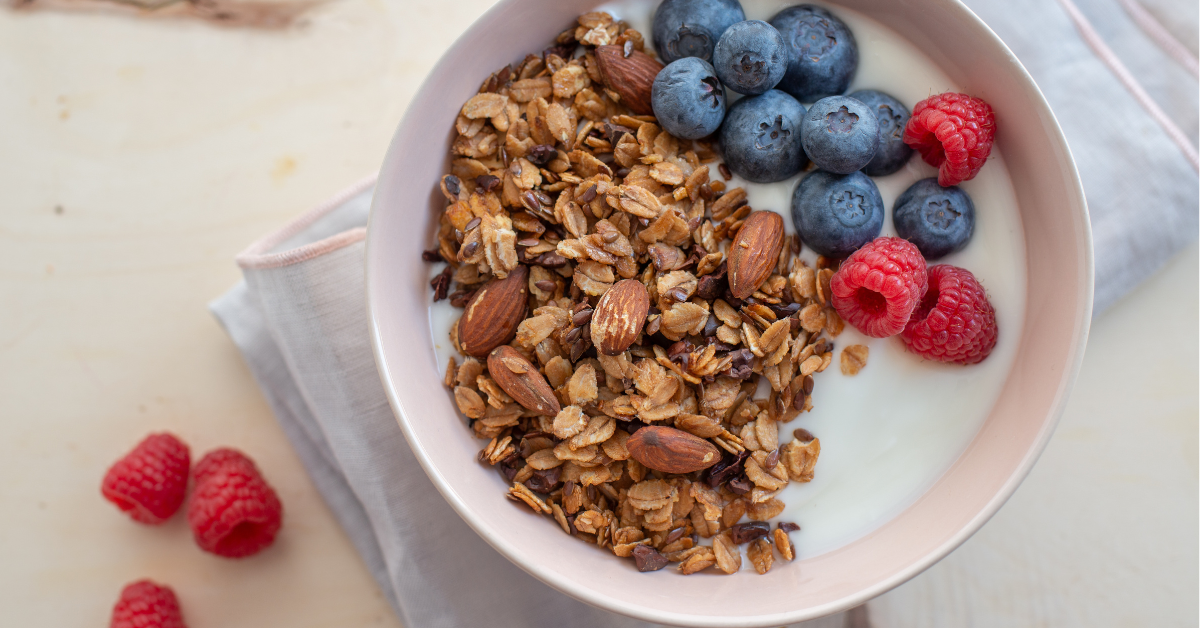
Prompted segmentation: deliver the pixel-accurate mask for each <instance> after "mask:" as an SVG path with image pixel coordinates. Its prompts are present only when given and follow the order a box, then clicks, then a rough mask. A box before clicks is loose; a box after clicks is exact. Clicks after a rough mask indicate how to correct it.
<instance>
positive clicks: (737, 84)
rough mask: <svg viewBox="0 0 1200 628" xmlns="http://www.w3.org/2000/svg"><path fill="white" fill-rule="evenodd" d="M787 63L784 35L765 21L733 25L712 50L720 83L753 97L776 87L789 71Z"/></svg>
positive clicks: (749, 21) (748, 21) (747, 21)
mask: <svg viewBox="0 0 1200 628" xmlns="http://www.w3.org/2000/svg"><path fill="white" fill-rule="evenodd" d="M787 61H788V56H787V46H785V45H784V43H783V35H780V34H779V31H777V30H775V27H774V26H771V25H770V24H767V23H766V22H763V21H762V20H746V21H745V22H738V23H737V24H734V25H733V26H730V27H729V29H728V30H726V31H725V34H724V35H721V39H719V40H718V41H717V47H716V49H715V50H714V51H713V67H714V68H716V70H717V77H718V78H720V79H721V82H722V83H724V84H725V86H726V87H728V88H729V89H732V90H733V91H735V92H737V93H739V94H747V95H750V96H753V95H757V94H761V93H763V92H765V91H767V90H768V89H771V88H772V87H775V85H777V84H778V83H779V81H780V80H781V79H782V78H783V73H784V72H786V71H787Z"/></svg>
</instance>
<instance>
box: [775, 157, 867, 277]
mask: <svg viewBox="0 0 1200 628" xmlns="http://www.w3.org/2000/svg"><path fill="white" fill-rule="evenodd" d="M883 213H884V211H883V198H882V197H881V196H880V195H879V188H877V187H875V182H874V181H872V180H871V177H868V176H867V175H865V174H863V173H861V172H851V173H850V174H844V175H843V174H834V173H832V172H825V171H823V170H817V171H814V172H811V173H809V174H808V175H806V176H805V177H804V178H803V179H801V180H800V185H798V186H796V191H795V192H794V193H792V222H793V223H795V225H796V231H797V232H798V233H799V234H800V239H801V240H803V241H804V243H805V244H807V245H808V246H809V247H811V248H812V249H813V250H814V251H816V252H818V253H820V254H821V255H824V256H826V257H846V256H847V255H849V254H851V253H853V252H854V251H855V250H856V249H858V247H860V246H862V245H864V244H866V243H868V242H870V241H871V240H874V239H875V238H877V237H879V232H880V231H881V230H882V229H883Z"/></svg>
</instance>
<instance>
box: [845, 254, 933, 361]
mask: <svg viewBox="0 0 1200 628" xmlns="http://www.w3.org/2000/svg"><path fill="white" fill-rule="evenodd" d="M925 281H926V279H925V258H924V257H921V252H920V251H918V250H917V247H916V246H915V245H913V243H912V242H909V241H908V240H903V239H901V238H875V239H874V240H872V241H871V242H868V243H866V244H864V245H863V246H862V248H860V249H858V250H857V251H855V252H853V253H851V254H850V257H847V258H846V261H844V262H842V266H841V268H839V269H838V271H837V272H836V273H834V274H833V277H832V278H831V279H830V280H829V291H830V293H831V294H832V299H831V300H832V301H833V307H834V309H836V310H837V313H838V314H840V315H841V316H842V318H843V319H844V320H845V321H846V322H847V323H850V324H851V325H853V326H854V327H855V328H856V329H858V330H859V331H861V332H862V333H864V334H866V335H868V336H872V337H874V338H886V337H888V336H894V335H896V334H898V333H900V332H901V331H903V330H904V324H905V323H907V322H908V318H909V316H910V315H911V314H912V312H913V310H914V309H916V307H917V303H918V302H919V301H920V300H921V295H922V294H925Z"/></svg>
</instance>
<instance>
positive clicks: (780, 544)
mask: <svg viewBox="0 0 1200 628" xmlns="http://www.w3.org/2000/svg"><path fill="white" fill-rule="evenodd" d="M773 536H774V537H775V549H776V550H778V551H779V555H780V556H782V557H783V559H784V560H789V561H790V560H794V559H795V558H796V554H795V552H794V551H793V550H792V540H791V539H790V538H788V535H787V532H785V531H783V530H782V529H780V528H776V529H775V532H774V534H773Z"/></svg>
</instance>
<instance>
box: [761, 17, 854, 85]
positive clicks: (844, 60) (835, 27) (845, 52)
mask: <svg viewBox="0 0 1200 628" xmlns="http://www.w3.org/2000/svg"><path fill="white" fill-rule="evenodd" d="M771 26H774V27H775V28H776V29H777V30H778V31H779V32H780V33H781V34H782V35H783V40H784V42H786V43H787V46H788V68H787V72H786V73H784V75H783V80H782V81H780V83H779V89H782V90H783V91H785V92H787V93H789V94H791V95H792V96H795V97H796V99H797V100H799V101H801V102H816V101H817V100H820V99H822V98H824V97H826V96H835V95H837V94H842V93H845V91H846V88H847V87H850V81H851V80H852V79H853V78H854V72H855V71H856V70H858V44H857V43H856V42H855V41H854V34H853V33H851V32H850V29H849V28H846V25H845V23H843V22H842V21H841V20H839V19H837V18H836V17H834V15H833V14H832V13H830V12H829V11H826V10H825V9H822V8H821V7H818V6H813V5H811V4H802V5H799V6H794V7H788V8H786V9H784V10H782V11H780V12H779V13H777V14H776V15H775V17H773V18H771Z"/></svg>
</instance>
